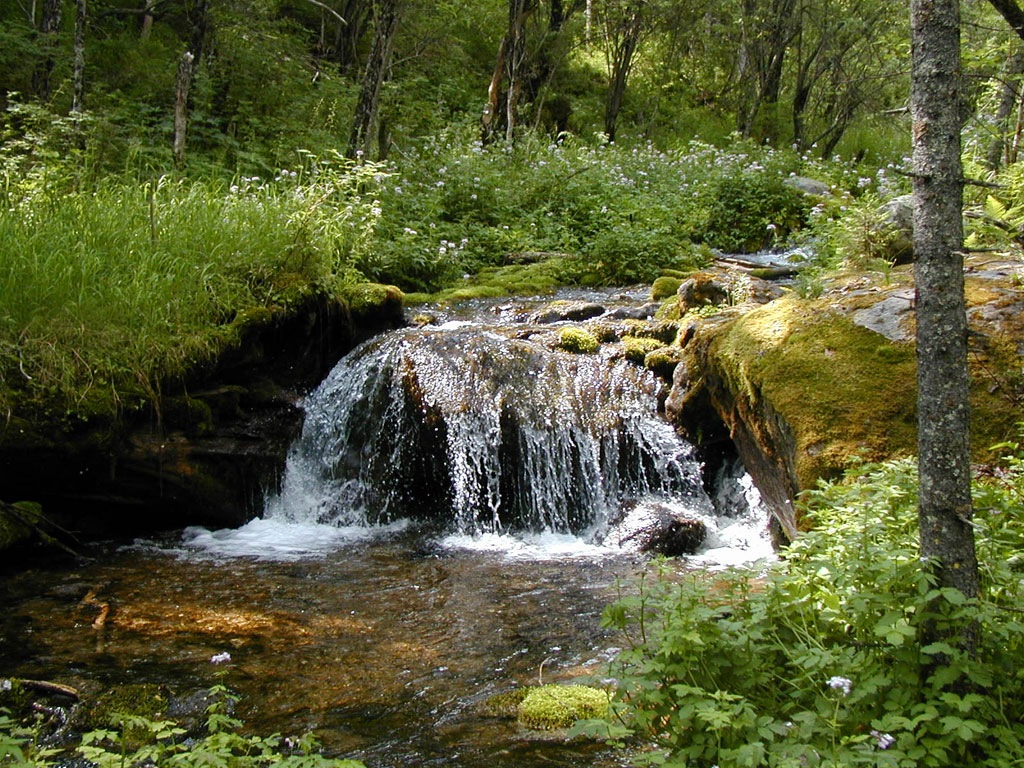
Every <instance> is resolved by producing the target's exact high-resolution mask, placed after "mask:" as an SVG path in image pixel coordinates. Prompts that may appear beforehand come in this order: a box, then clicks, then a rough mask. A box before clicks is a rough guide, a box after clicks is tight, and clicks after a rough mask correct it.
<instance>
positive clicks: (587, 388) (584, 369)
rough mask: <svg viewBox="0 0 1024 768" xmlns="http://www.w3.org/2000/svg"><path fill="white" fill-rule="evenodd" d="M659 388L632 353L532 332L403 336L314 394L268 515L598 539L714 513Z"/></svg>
mask: <svg viewBox="0 0 1024 768" xmlns="http://www.w3.org/2000/svg"><path fill="white" fill-rule="evenodd" d="M659 386H660V384H659V383H658V381H657V380H656V379H655V377H654V376H653V375H651V374H650V373H649V372H647V371H645V370H643V369H642V368H639V367H637V366H635V365H633V364H631V363H628V362H626V361H625V360H624V359H621V357H620V358H618V359H617V358H616V357H615V355H614V354H611V353H602V354H593V355H579V354H570V353H567V352H563V351H560V350H557V349H553V348H552V345H551V344H550V342H549V341H545V338H544V334H543V333H541V334H539V335H538V334H535V333H533V332H531V331H529V330H524V328H523V327H522V326H519V327H516V326H496V325H484V324H478V323H467V322H453V323H448V324H446V325H443V326H440V327H429V326H428V327H424V328H418V329H411V328H410V329H403V330H399V331H395V332H392V333H389V334H387V335H384V336H381V337H377V338H376V339H373V340H371V341H369V342H367V343H365V344H363V345H362V346H360V347H358V348H357V349H355V350H354V351H353V352H351V353H350V354H349V355H347V356H346V357H345V358H343V359H342V360H341V361H340V362H339V363H338V365H337V366H336V367H335V368H334V370H333V371H332V372H331V373H330V374H329V375H328V377H327V378H326V379H325V380H324V382H323V383H322V384H321V385H320V387H319V388H318V389H316V391H314V392H313V393H311V395H310V396H309V397H308V398H307V401H306V403H305V410H306V419H305V425H304V428H303V432H302V435H301V437H300V438H299V439H298V440H297V442H296V443H295V445H294V446H293V448H292V451H291V454H290V456H289V459H288V462H287V466H286V470H285V476H284V478H283V480H282V486H281V489H280V492H279V493H278V494H276V495H273V496H272V497H271V498H269V499H268V502H267V508H266V516H267V517H283V518H286V519H290V520H297V521H311V522H318V523H330V524H334V525H360V524H366V525H377V524H386V523H390V522H392V521H395V520H399V519H405V518H411V519H416V520H426V521H431V522H432V523H434V524H436V525H437V526H438V527H440V528H442V529H444V530H446V531H449V532H458V533H463V534H472V535H475V534H482V533H502V532H506V531H533V532H540V531H551V532H556V533H571V534H576V535H580V534H587V535H591V536H598V537H599V536H600V534H601V531H602V530H604V529H606V528H607V526H608V525H609V524H611V523H612V522H614V519H615V518H616V517H617V516H618V515H619V514H620V513H621V510H622V509H623V508H624V507H626V506H629V505H632V504H635V503H638V502H641V501H645V500H651V499H655V500H665V501H672V502H674V503H677V502H678V503H685V504H686V505H688V506H689V507H690V508H692V509H694V511H695V513H699V514H708V513H710V510H711V502H710V501H709V499H708V497H707V496H706V494H705V492H704V490H703V488H702V485H701V475H700V466H699V465H698V463H697V462H696V460H695V458H694V449H693V447H692V446H691V445H690V444H688V443H687V442H686V441H684V440H683V439H681V438H680V437H679V436H678V435H677V434H676V433H675V431H674V430H673V428H672V427H671V425H669V424H668V423H667V422H666V421H665V420H664V419H663V418H662V417H661V416H660V414H659V413H658V409H657V402H658V387H659Z"/></svg>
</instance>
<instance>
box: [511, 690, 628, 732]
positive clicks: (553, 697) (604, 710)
mask: <svg viewBox="0 0 1024 768" xmlns="http://www.w3.org/2000/svg"><path fill="white" fill-rule="evenodd" d="M607 715H608V694H607V693H606V692H605V691H603V690H601V689H600V688H591V687H590V686H586V685H541V686H537V687H536V688H531V689H530V690H529V692H528V693H527V694H526V696H524V697H523V699H522V701H520V702H519V706H518V708H517V717H518V720H519V723H520V724H521V725H524V726H526V727H527V728H532V729H534V730H539V731H551V730H556V729H559V728H568V727H570V726H571V725H572V724H573V723H575V722H576V721H577V720H590V719H596V718H602V717H607Z"/></svg>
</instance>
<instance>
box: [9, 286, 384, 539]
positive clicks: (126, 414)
mask: <svg viewBox="0 0 1024 768" xmlns="http://www.w3.org/2000/svg"><path fill="white" fill-rule="evenodd" d="M403 323H404V314H403V309H402V293H401V291H399V290H398V289H397V288H394V287H392V286H385V285H378V284H360V285H355V286H352V287H350V288H346V289H344V290H343V291H336V292H332V293H330V294H328V293H325V292H311V293H310V294H309V295H308V297H307V298H306V299H305V300H304V301H302V302H300V303H295V304H293V305H291V306H289V307H287V308H283V307H266V308H256V309H252V310H250V311H247V312H244V313H239V314H238V316H237V317H236V318H235V320H234V321H233V323H232V327H231V328H230V332H226V333H223V334H220V336H219V338H220V339H221V341H220V342H219V343H218V345H217V347H216V349H215V351H214V352H213V353H212V354H210V355H209V356H208V357H207V358H205V359H203V360H201V361H199V362H196V363H195V364H194V365H192V366H191V367H190V368H189V369H188V370H186V371H185V372H184V373H180V374H178V375H175V376H174V377H165V378H162V379H161V378H157V377H154V378H153V379H151V380H146V381H140V380H132V379H131V378H125V379H123V380H120V381H116V382H112V383H111V384H110V385H108V386H106V387H94V388H92V389H91V390H89V391H88V392H87V393H86V394H85V395H84V396H83V397H82V398H80V399H79V400H78V401H77V402H69V401H68V400H67V399H66V398H63V397H61V398H54V399H51V400H47V399H45V398H44V397H40V396H39V395H38V393H33V396H32V397H31V398H30V397H28V396H27V393H26V391H25V390H24V389H22V390H21V391H19V390H18V388H17V382H16V381H12V380H10V379H8V381H7V386H8V390H7V393H6V394H7V400H8V402H9V403H11V407H10V409H9V412H8V413H7V414H6V415H5V418H4V419H3V421H2V422H0V499H2V500H4V501H11V502H17V501H21V500H25V499H30V500H32V501H34V502H38V503H39V504H40V505H41V507H42V510H43V513H44V514H45V516H46V517H47V519H49V520H55V521H57V522H59V523H60V525H61V526H63V527H65V528H68V529H70V530H74V531H76V532H80V533H84V534H86V535H98V534H102V535H111V534H131V533H135V532H139V531H147V530H155V529H159V528H165V527H178V526H182V525H186V524H190V523H213V524H220V525H232V524H239V523H241V522H244V521H245V520H247V519H249V518H250V517H251V516H252V515H253V514H254V513H255V512H256V511H257V507H256V505H257V502H258V499H259V497H260V494H261V493H262V491H263V490H264V489H265V488H266V487H268V486H270V485H273V483H275V482H276V480H277V478H278V477H279V474H280V472H281V469H282V467H283V461H284V456H285V453H286V451H287V447H288V445H289V444H290V441H291V439H292V438H293V437H294V435H295V434H296V433H297V430H298V429H299V427H300V425H301V411H300V410H299V408H298V406H297V401H298V399H299V397H300V396H301V395H302V394H303V393H304V392H306V391H308V390H309V389H311V388H312V387H313V386H315V385H316V384H317V383H318V382H319V381H320V380H321V379H322V378H323V376H324V375H325V374H326V372H327V371H328V370H330V368H331V367H332V366H333V365H334V363H335V362H337V360H338V359H339V358H340V357H341V356H342V355H343V354H344V353H345V352H346V351H348V350H349V349H351V348H352V347H353V346H354V345H355V344H356V343H358V342H359V341H360V340H362V339H364V338H366V337H368V336H370V335H372V334H374V333H376V332H378V331H380V330H383V329H387V328H393V327H397V326H399V325H401V324H403ZM12 385H13V386H12ZM12 529H13V530H17V531H20V533H24V526H20V527H19V526H13V527H12ZM11 538H12V539H14V538H18V537H14V536H12V537H11Z"/></svg>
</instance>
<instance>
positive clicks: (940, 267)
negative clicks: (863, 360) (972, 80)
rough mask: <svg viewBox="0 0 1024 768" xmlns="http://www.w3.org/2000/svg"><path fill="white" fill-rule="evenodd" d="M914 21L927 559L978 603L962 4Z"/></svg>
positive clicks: (918, 0) (924, 9)
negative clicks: (964, 216)
mask: <svg viewBox="0 0 1024 768" xmlns="http://www.w3.org/2000/svg"><path fill="white" fill-rule="evenodd" d="M911 14H912V22H911V30H912V68H913V69H912V77H911V115H912V118H913V139H914V251H915V256H916V259H917V268H916V283H917V286H916V289H917V363H918V374H917V381H918V453H919V458H918V461H919V472H920V480H921V493H920V503H919V509H918V512H919V518H920V525H921V554H922V556H923V557H924V558H926V562H927V563H928V564H929V566H930V567H931V568H933V570H934V573H935V575H936V577H937V580H938V583H939V585H940V586H943V587H953V588H955V589H958V590H960V591H961V592H963V593H965V594H966V595H969V596H973V595H976V594H977V593H978V564H977V559H976V556H975V550H974V534H973V531H972V528H971V516H972V506H971V483H970V481H971V471H970V470H971V467H970V445H969V422H970V413H969V410H970V409H969V401H968V393H969V390H968V385H969V381H968V373H967V316H966V309H965V300H964V273H963V252H962V243H963V220H962V207H963V169H962V167H961V162H960V128H961V109H960V105H961V101H962V87H961V75H960V9H959V0H912V2H911Z"/></svg>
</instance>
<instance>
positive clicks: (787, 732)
mask: <svg viewBox="0 0 1024 768" xmlns="http://www.w3.org/2000/svg"><path fill="white" fill-rule="evenodd" d="M999 6H1002V7H1003V8H1007V7H1011V8H1016V4H1015V3H1012V2H1005V1H1004V0H1000V2H995V1H994V0H990V2H981V0H964V2H963V3H962V11H963V25H962V31H963V60H964V84H965V90H966V100H965V108H964V114H963V116H962V117H963V123H964V131H963V138H964V149H965V157H964V162H965V168H966V174H967V176H969V177H970V178H972V179H973V180H974V181H976V182H980V183H976V184H972V185H971V186H969V187H968V190H967V214H968V218H967V221H968V225H969V229H968V241H967V242H968V246H969V247H972V248H975V247H998V248H1001V249H1017V248H1019V244H1020V240H1021V237H1022V234H1021V232H1022V227H1024V178H1022V174H1021V170H1020V167H1021V164H1019V163H1018V162H1017V154H1018V150H1019V140H1020V136H1021V134H1022V125H1024V121H1022V115H1024V107H1022V103H1021V99H1020V90H1019V82H1020V78H1021V73H1022V72H1024V49H1022V47H1021V42H1020V37H1019V36H1018V34H1017V33H1015V32H1014V30H1013V29H1012V28H1011V27H1010V26H1008V25H1007V24H1006V21H1005V20H1004V19H1003V18H1001V17H1000V15H999V13H997V11H996V10H995V8H996V7H999ZM1022 28H1024V27H1022ZM909 80H910V33H909V12H908V8H907V7H906V4H904V3H896V2H891V0H760V1H758V0H721V1H720V2H715V3H708V2H697V0H675V1H672V2H669V1H668V0H645V1H643V2H641V1H638V0H634V1H632V2H627V1H626V0H584V1H581V2H575V1H574V0H547V2H544V3H541V2H539V0H482V1H481V2H473V3H470V2H456V1H454V0H451V1H449V2H443V1H442V2H418V1H417V0H376V2H372V1H371V0H323V1H321V0H290V1H282V2H278V1H277V0H180V1H178V2H173V1H171V0H140V2H137V3H136V4H134V5H132V4H130V3H127V2H126V3H121V2H118V0H93V1H92V2H87V0H73V1H72V0H0V107H2V112H0V139H2V143H0V420H2V421H3V423H4V424H5V425H9V424H10V423H12V417H15V416H16V417H21V416H25V415H29V416H32V417H36V418H39V419H47V420H52V421H60V420H70V421H75V420H77V419H88V418H90V417H91V416H92V415H94V414H96V413H107V414H108V415H109V414H116V413H120V412H122V411H123V410H125V409H130V408H133V407H139V408H141V407H142V405H143V404H145V403H146V402H149V401H150V400H152V399H153V398H155V397H157V396H158V393H159V391H160V388H161V382H163V381H166V380H167V379H173V378H175V377H179V376H180V377H184V376H185V375H186V374H187V373H188V371H189V370H190V369H191V368H192V367H194V366H197V365H200V364H202V363H203V362H204V361H206V360H209V359H213V358H215V357H216V355H217V354H218V352H219V351H221V350H223V349H224V348H225V346H226V345H229V344H231V343H232V341H233V339H236V338H237V333H238V328H239V326H240V325H242V324H244V323H245V322H247V321H249V320H251V319H252V318H253V317H260V316H263V315H264V314H265V313H268V312H275V311H279V310H284V311H287V309H288V308H289V307H290V306H295V305H297V304H299V303H301V302H303V301H305V300H307V299H308V298H309V297H310V296H311V295H315V294H324V293H327V294H336V293H342V292H344V291H345V290H346V289H347V288H350V287H351V286H353V285H355V284H357V283H360V282H362V281H367V280H369V281H377V282H383V283H392V284H395V285H397V286H399V287H400V288H401V289H402V290H403V291H405V292H406V293H407V299H409V300H410V301H412V300H416V299H417V294H419V297H418V298H423V295H424V294H428V293H435V292H437V291H441V290H447V291H448V295H449V296H451V297H458V296H468V295H481V294H490V295H494V294H496V293H502V292H516V291H522V292H531V293H535V292H537V291H542V290H545V289H549V288H551V287H553V286H554V285H556V284H560V283H563V284H564V283H570V284H571V283H579V284H606V285H613V284H626V283H635V282H642V281H651V280H653V279H655V278H656V277H658V276H659V275H660V274H662V273H663V272H665V271H666V270H680V269H689V268H694V267H697V266H700V265H702V264H706V263H707V262H708V261H709V259H710V257H711V254H712V253H713V251H714V250H715V249H717V250H721V251H726V252H745V251H752V250H757V249H761V248H766V247H774V246H781V245H784V244H789V245H804V246H807V254H808V259H809V264H808V269H806V270H805V271H804V272H803V274H802V277H801V278H800V280H799V281H798V282H797V284H796V286H795V288H796V290H798V291H813V290H814V274H815V270H821V269H827V268H830V267H833V266H836V265H837V264H840V263H845V264H859V265H862V266H863V265H871V266H873V267H875V268H879V269H882V270H884V269H885V268H886V265H887V264H889V262H888V261H887V260H886V259H887V258H889V257H890V256H891V251H890V250H889V246H890V245H891V243H890V242H888V241H887V238H888V236H887V235H886V234H885V233H884V230H881V229H880V228H879V227H878V226H877V224H878V221H879V213H878V209H879V206H880V204H881V203H882V202H884V201H885V200H887V199H890V198H892V197H894V196H897V195H900V194H902V193H906V192H907V191H909V189H910V183H909V176H910V174H911V169H910V166H909V160H908V159H907V157H906V156H907V155H908V154H909V152H910V120H909V113H908V93H909ZM796 177H809V178H812V179H815V180H817V181H819V182H821V183H823V184H824V185H825V186H826V187H827V188H828V194H827V195H821V196H818V197H813V196H807V195H805V194H804V193H802V192H800V191H799V190H798V189H796V188H795V187H794V185H793V183H792V182H791V181H790V180H791V179H794V178H796ZM542 257H547V258H542ZM552 257H553V258H552ZM1004 448H1005V449H1006V451H1007V453H1008V455H1009V458H1008V459H1007V460H1006V462H1005V464H1004V465H1002V466H999V467H992V468H989V469H990V476H989V477H988V478H984V479H980V480H979V482H980V483H981V484H980V485H979V486H978V487H977V488H976V491H975V492H976V495H977V497H978V498H980V499H984V505H982V507H981V508H982V509H983V510H984V511H985V514H984V515H982V516H981V517H980V518H979V520H978V521H977V526H978V531H979V533H978V536H979V541H980V546H981V552H982V564H983V574H982V576H983V594H982V596H981V598H979V599H977V600H975V599H966V598H963V599H961V598H960V597H956V596H953V597H955V600H953V599H951V601H950V604H951V606H952V607H951V609H950V610H952V611H953V614H955V615H953V616H946V615H941V616H938V617H936V616H935V615H934V614H931V613H930V611H932V610H933V609H932V606H933V603H934V600H933V597H934V594H933V593H934V592H935V589H934V586H935V585H934V584H932V583H930V582H929V581H928V578H927V574H926V573H925V572H924V570H923V569H921V568H920V562H919V561H920V553H919V551H918V550H917V549H916V545H915V544H914V541H913V538H914V537H913V528H914V524H913V522H912V519H913V503H912V500H913V499H914V498H915V497H916V492H917V490H916V487H915V485H914V482H915V480H914V475H913V472H912V470H911V469H909V468H908V466H906V465H901V464H893V465H888V466H886V467H882V468H874V467H868V468H863V467H862V468H855V469H854V470H853V471H852V476H854V477H855V478H856V479H857V480H858V482H857V483H854V484H847V485H842V486H839V485H836V486H833V487H830V488H826V489H822V490H820V491H818V492H817V493H816V494H815V493H811V494H809V496H808V499H809V501H808V504H809V505H810V507H811V508H810V510H809V516H811V517H813V516H816V518H814V519H815V522H816V526H817V528H816V532H814V533H812V534H809V535H808V536H806V537H805V538H803V539H802V540H801V543H799V544H798V545H797V546H796V547H795V548H794V549H793V551H792V552H791V554H790V556H789V562H787V563H784V564H781V565H780V566H779V569H778V570H775V571H772V572H771V573H770V574H768V576H767V577H766V578H765V580H764V581H763V582H762V583H763V584H765V587H764V589H762V590H759V591H758V590H755V591H753V592H751V590H749V583H750V582H749V579H748V578H747V576H746V575H740V576H739V577H737V579H736V580H735V582H729V584H728V585H725V586H721V585H720V587H719V589H720V592H719V594H718V596H717V597H716V598H715V600H713V601H710V602H709V601H708V599H707V589H706V588H705V587H706V584H703V583H700V582H699V580H698V581H697V582H694V583H692V584H687V585H683V586H682V587H681V588H679V589H677V587H676V585H674V584H668V585H660V584H659V585H657V586H656V587H655V588H654V592H653V593H650V594H647V595H641V596H639V597H635V598H634V597H628V598H626V599H625V600H624V601H621V602H620V603H618V604H617V605H616V606H613V607H612V608H611V609H610V610H609V612H608V614H607V620H608V622H609V624H611V625H613V626H617V627H619V628H621V629H623V631H624V632H626V633H627V634H628V635H630V636H631V637H632V638H633V644H632V646H631V649H630V652H629V653H627V654H624V655H623V658H622V668H621V675H620V680H621V681H622V683H623V687H624V688H625V689H626V690H627V691H629V690H631V691H632V693H631V694H630V695H629V696H627V697H625V699H624V700H623V702H622V709H621V710H620V714H621V717H622V719H621V720H620V721H618V722H619V723H620V724H621V723H626V725H625V726H623V727H622V729H621V730H619V731H618V732H615V731H614V730H612V731H609V730H608V729H607V724H606V723H604V724H602V725H601V727H603V728H605V731H604V733H605V734H606V735H607V736H608V737H611V738H623V739H625V738H626V737H627V736H630V735H639V736H641V737H643V738H644V739H654V740H657V741H659V742H660V743H661V746H662V747H663V751H661V752H658V753H656V754H655V755H652V757H651V761H652V762H657V760H663V759H674V760H676V761H677V764H683V763H684V762H686V761H689V763H688V764H699V765H711V764H716V765H722V766H725V765H761V764H771V765H798V764H809V763H807V760H809V759H812V758H813V759H814V760H819V761H820V762H819V763H817V764H822V765H826V764H831V765H856V764H868V765H907V766H910V765H915V766H927V765H935V766H945V765H949V764H952V763H953V762H964V761H967V762H970V763H971V764H977V765H999V766H1003V765H1010V764H1017V763H1019V762H1020V761H1021V760H1022V759H1024V758H1022V753H1024V747H1022V743H1021V740H1022V737H1021V732H1022V731H1021V723H1022V717H1024V704H1022V701H1021V697H1020V691H1021V689H1022V686H1021V683H1022V681H1024V678H1022V675H1024V672H1022V670H1021V668H1020V664H1019V659H1020V657H1021V653H1020V651H1021V649H1020V642H1021V641H1020V638H1021V636H1022V629H1024V628H1022V627H1021V625H1020V621H1019V607H1016V606H1019V597H1020V589H1021V584H1022V583H1024V582H1022V581H1021V571H1020V568H1021V563H1020V556H1019V553H1020V550H1021V546H1022V545H1021V540H1020V536H1021V533H1020V525H1019V521H1018V520H1017V517H1018V516H1019V510H1020V508H1021V498H1022V494H1024V465H1022V463H1021V461H1020V459H1019V458H1013V457H1014V456H1015V455H1016V456H1019V454H1020V450H1019V446H1017V445H1007V446H1004ZM662 607H664V610H662ZM965 617H966V620H967V621H970V622H977V623H978V626H980V627H981V628H982V630H983V631H982V642H981V644H980V645H979V647H978V648H977V649H976V650H975V652H974V653H963V652H962V649H957V648H952V647H950V646H948V645H944V644H939V643H931V644H928V645H922V644H921V643H920V642H918V638H919V637H920V633H919V630H920V628H921V627H922V626H923V624H927V623H928V622H935V621H944V620H949V621H954V620H955V621H961V622H962V621H964V620H965ZM655 621H656V623H652V622H655ZM932 657H936V658H942V659H943V663H942V665H941V666H940V669H939V671H938V672H935V673H934V674H932V675H931V676H930V677H929V676H928V675H922V669H926V670H927V669H929V668H933V666H934V665H931V664H930V663H929V659H931V658H932ZM722 659H729V660H735V659H749V664H746V665H743V666H741V665H735V666H733V665H728V666H727V667H722V666H721V663H720V661H721V660H722ZM933 672H934V669H933ZM829 675H831V676H829ZM854 678H856V679H854ZM780 680H781V681H784V682H785V685H780V684H779V681H780ZM963 680H966V681H968V684H967V685H966V686H962V687H961V688H960V689H958V690H950V682H951V681H953V682H956V683H957V684H958V685H959V684H960V681H963ZM638 691H646V692H647V697H646V698H645V696H644V695H642V694H641V693H638ZM631 708H632V709H631ZM666 723H667V724H668V725H666ZM829 760H831V762H829Z"/></svg>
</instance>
